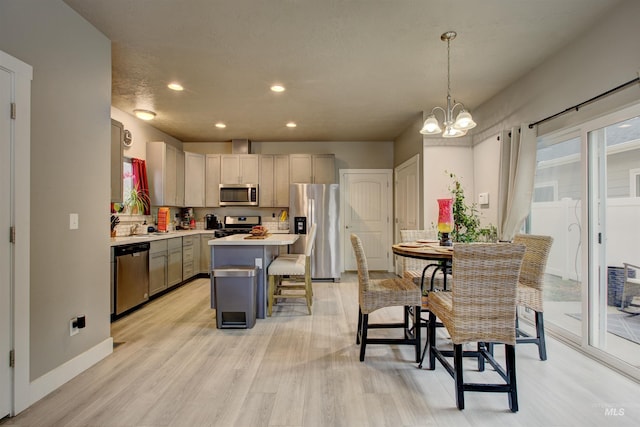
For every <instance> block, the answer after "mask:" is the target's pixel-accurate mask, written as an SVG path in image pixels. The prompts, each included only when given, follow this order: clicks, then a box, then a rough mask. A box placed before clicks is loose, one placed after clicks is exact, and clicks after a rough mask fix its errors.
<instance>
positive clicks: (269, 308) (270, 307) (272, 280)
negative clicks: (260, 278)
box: [267, 275, 275, 316]
mask: <svg viewBox="0 0 640 427" xmlns="http://www.w3.org/2000/svg"><path fill="white" fill-rule="evenodd" d="M274 292H275V276H271V275H270V276H269V295H268V297H267V315H268V316H271V313H272V312H273V294H274Z"/></svg>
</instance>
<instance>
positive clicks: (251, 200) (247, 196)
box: [220, 184, 258, 206]
mask: <svg viewBox="0 0 640 427" xmlns="http://www.w3.org/2000/svg"><path fill="white" fill-rule="evenodd" d="M220 206H258V184H220Z"/></svg>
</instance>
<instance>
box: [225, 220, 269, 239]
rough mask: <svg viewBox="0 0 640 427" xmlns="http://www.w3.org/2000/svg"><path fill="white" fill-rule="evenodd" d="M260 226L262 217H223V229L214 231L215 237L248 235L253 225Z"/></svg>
mask: <svg viewBox="0 0 640 427" xmlns="http://www.w3.org/2000/svg"><path fill="white" fill-rule="evenodd" d="M260 224H262V217H260V216H258V215H256V216H232V215H229V216H225V217H224V223H223V228H222V229H219V230H216V231H215V233H214V234H215V236H216V237H218V238H220V237H226V236H231V235H232V234H249V233H250V232H251V228H252V227H253V226H254V225H260Z"/></svg>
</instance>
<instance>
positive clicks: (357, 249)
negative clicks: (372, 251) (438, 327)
mask: <svg viewBox="0 0 640 427" xmlns="http://www.w3.org/2000/svg"><path fill="white" fill-rule="evenodd" d="M351 244H352V245H353V251H354V253H355V256H356V262H357V265H358V305H359V309H358V330H357V333H356V344H360V361H361V362H363V361H364V355H365V351H366V346H367V344H406V345H412V346H414V347H415V353H416V362H418V361H419V360H420V329H421V328H420V327H419V326H418V327H416V325H420V308H421V299H420V288H419V287H418V286H416V284H415V283H413V281H411V280H409V279H404V278H399V277H398V278H393V279H378V280H375V279H371V278H370V277H369V266H368V264H367V257H366V256H365V253H364V247H363V246H362V241H361V240H360V238H359V237H358V236H357V235H355V234H351ZM394 306H402V307H404V320H403V322H401V323H369V314H370V313H373V312H374V311H376V310H378V309H381V308H384V307H394ZM410 317H413V327H411V325H410V324H409V323H410V322H409V318H410ZM374 328H402V329H403V330H404V331H403V336H404V338H370V337H369V329H374Z"/></svg>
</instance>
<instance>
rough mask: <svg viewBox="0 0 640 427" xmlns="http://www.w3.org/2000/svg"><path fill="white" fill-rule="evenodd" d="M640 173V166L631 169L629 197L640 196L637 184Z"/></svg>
mask: <svg viewBox="0 0 640 427" xmlns="http://www.w3.org/2000/svg"><path fill="white" fill-rule="evenodd" d="M638 175H640V168H634V169H629V197H640V195H639V194H638V188H637V185H636V180H637V179H638V178H637V177H638Z"/></svg>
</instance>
